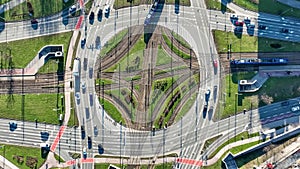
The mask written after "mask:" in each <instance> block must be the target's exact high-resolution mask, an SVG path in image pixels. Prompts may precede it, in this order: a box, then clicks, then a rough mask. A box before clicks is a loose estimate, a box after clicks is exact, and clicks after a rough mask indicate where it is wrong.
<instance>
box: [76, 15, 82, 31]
mask: <svg viewBox="0 0 300 169" xmlns="http://www.w3.org/2000/svg"><path fill="white" fill-rule="evenodd" d="M82 21H83V15H81V16H80V17H79V19H78V21H77V24H76V26H75V29H76V30H77V29H79V28H80V27H81V24H82Z"/></svg>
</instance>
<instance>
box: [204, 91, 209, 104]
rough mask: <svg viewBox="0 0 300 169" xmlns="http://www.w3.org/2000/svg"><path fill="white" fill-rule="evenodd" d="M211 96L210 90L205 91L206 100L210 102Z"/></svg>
mask: <svg viewBox="0 0 300 169" xmlns="http://www.w3.org/2000/svg"><path fill="white" fill-rule="evenodd" d="M209 96H210V90H209V89H207V90H206V92H205V101H206V102H208V100H209Z"/></svg>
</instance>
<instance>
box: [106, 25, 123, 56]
mask: <svg viewBox="0 0 300 169" xmlns="http://www.w3.org/2000/svg"><path fill="white" fill-rule="evenodd" d="M127 32H128V29H123V30H122V31H120V32H119V33H117V34H116V35H115V36H113V37H112V38H111V39H110V40H109V41H108V42H107V43H105V45H104V46H103V48H101V51H100V56H101V57H102V56H104V55H106V54H107V53H109V52H110V51H111V50H113V49H114V48H115V47H116V46H117V45H118V44H119V43H120V42H121V41H122V39H123V38H125V35H126V34H127Z"/></svg>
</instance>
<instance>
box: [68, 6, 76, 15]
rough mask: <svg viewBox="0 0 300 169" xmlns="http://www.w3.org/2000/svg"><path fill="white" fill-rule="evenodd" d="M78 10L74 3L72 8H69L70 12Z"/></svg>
mask: <svg viewBox="0 0 300 169" xmlns="http://www.w3.org/2000/svg"><path fill="white" fill-rule="evenodd" d="M75 11H76V5H72V6H71V7H70V8H69V12H70V13H73V12H75Z"/></svg>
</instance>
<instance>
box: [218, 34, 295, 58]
mask: <svg viewBox="0 0 300 169" xmlns="http://www.w3.org/2000/svg"><path fill="white" fill-rule="evenodd" d="M227 35H228V37H227ZM213 36H214V40H215V43H216V47H217V51H218V52H219V53H225V52H227V44H232V45H231V51H232V52H298V51H300V43H294V42H288V41H281V40H275V39H270V38H262V37H259V38H258V37H256V36H249V35H245V34H243V35H242V37H241V38H238V37H237V36H235V35H234V34H233V33H231V32H227V33H226V32H224V31H219V30H214V31H213ZM270 44H280V45H281V48H278V49H275V48H272V47H271V46H270Z"/></svg>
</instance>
